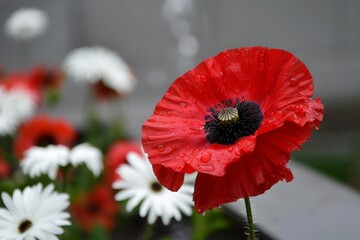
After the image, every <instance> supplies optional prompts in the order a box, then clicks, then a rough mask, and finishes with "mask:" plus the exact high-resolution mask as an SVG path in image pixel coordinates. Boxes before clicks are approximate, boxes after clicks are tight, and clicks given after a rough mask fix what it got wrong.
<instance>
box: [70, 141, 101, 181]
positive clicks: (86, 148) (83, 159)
mask: <svg viewBox="0 0 360 240" xmlns="http://www.w3.org/2000/svg"><path fill="white" fill-rule="evenodd" d="M69 158H70V162H71V164H72V165H73V166H74V167H76V166H78V165H79V164H81V163H84V164H85V165H86V166H87V168H88V169H89V170H90V171H91V172H92V173H93V174H94V175H95V176H99V175H100V173H101V171H102V170H103V162H102V154H101V152H100V150H99V149H98V148H96V147H93V146H91V145H90V144H88V143H83V144H80V145H77V146H75V147H74V148H73V149H72V150H71V152H70V157H69Z"/></svg>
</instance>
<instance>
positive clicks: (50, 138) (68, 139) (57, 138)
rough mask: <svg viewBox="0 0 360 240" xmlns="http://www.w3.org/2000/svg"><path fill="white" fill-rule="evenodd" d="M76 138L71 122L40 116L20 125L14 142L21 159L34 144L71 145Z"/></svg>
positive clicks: (43, 145) (15, 149) (17, 154)
mask: <svg viewBox="0 0 360 240" xmlns="http://www.w3.org/2000/svg"><path fill="white" fill-rule="evenodd" d="M75 139H76V130H75V128H74V127H73V126H72V125H71V123H70V122H68V121H66V120H63V119H50V118H48V117H47V116H38V117H35V118H33V119H31V120H29V121H27V122H25V123H24V124H23V125H22V126H21V127H20V129H19V132H18V134H17V136H16V139H15V142H14V151H15V153H16V156H17V157H18V158H19V159H21V158H22V157H23V154H24V152H25V151H26V150H27V149H29V148H30V147H32V146H41V147H45V146H47V145H49V144H53V145H65V146H68V147H71V146H72V145H73V144H74V143H75Z"/></svg>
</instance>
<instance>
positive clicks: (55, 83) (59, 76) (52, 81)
mask: <svg viewBox="0 0 360 240" xmlns="http://www.w3.org/2000/svg"><path fill="white" fill-rule="evenodd" d="M63 80H64V75H63V73H62V72H61V71H60V70H58V69H49V68H46V67H44V66H38V67H36V68H34V69H32V70H31V71H30V73H29V81H30V82H31V83H32V84H33V85H34V86H36V87H38V88H39V89H57V88H59V87H60V86H61V84H62V82H63Z"/></svg>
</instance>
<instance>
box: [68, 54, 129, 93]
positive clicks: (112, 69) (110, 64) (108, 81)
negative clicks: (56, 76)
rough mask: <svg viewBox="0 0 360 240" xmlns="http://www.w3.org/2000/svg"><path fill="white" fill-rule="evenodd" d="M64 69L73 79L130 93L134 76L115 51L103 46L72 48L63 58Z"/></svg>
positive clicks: (118, 91)
mask: <svg viewBox="0 0 360 240" xmlns="http://www.w3.org/2000/svg"><path fill="white" fill-rule="evenodd" d="M63 68H64V71H65V73H66V74H67V76H68V77H69V78H71V79H73V80H74V81H79V82H87V83H92V84H94V83H99V82H101V81H102V82H103V84H104V85H105V86H107V87H109V88H111V89H114V90H115V91H116V92H117V93H119V94H122V95H126V94H129V93H131V92H132V91H133V90H134V88H135V85H136V78H135V76H134V75H133V73H132V71H131V69H130V68H129V66H128V65H127V64H126V62H125V61H124V60H123V59H122V58H121V57H120V56H119V55H118V54H116V53H115V52H112V51H110V50H108V49H106V48H103V47H83V48H78V49H75V50H73V51H72V52H70V53H69V55H68V56H67V57H66V58H65V61H64V66H63Z"/></svg>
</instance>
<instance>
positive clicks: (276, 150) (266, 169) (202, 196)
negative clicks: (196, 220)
mask: <svg viewBox="0 0 360 240" xmlns="http://www.w3.org/2000/svg"><path fill="white" fill-rule="evenodd" d="M311 130H312V127H311V125H310V124H307V125H305V126H304V127H299V126H298V125H296V124H294V123H291V122H286V123H285V124H284V125H283V126H282V127H281V128H279V129H277V130H276V131H273V132H269V133H267V134H264V135H261V136H259V137H258V141H257V145H256V148H255V150H254V152H252V153H249V154H245V155H244V156H243V157H242V158H241V159H240V160H239V161H237V162H234V163H233V164H231V165H229V166H228V168H227V171H226V174H225V175H224V176H220V177H219V176H212V175H209V174H203V173H199V174H198V176H197V178H196V182H195V190H194V202H195V209H196V210H197V211H198V212H203V211H205V210H206V209H211V208H214V207H218V206H219V205H220V204H223V203H228V202H233V201H236V200H237V199H239V198H245V197H249V196H256V195H259V194H262V193H264V192H265V191H266V190H268V189H270V188H271V187H272V186H273V185H274V184H276V183H277V182H279V181H282V180H284V179H285V180H286V181H288V182H289V181H291V180H292V179H293V176H292V173H291V171H290V169H289V168H288V167H286V164H287V162H288V161H289V159H290V152H291V151H293V150H295V149H300V146H301V144H302V143H304V142H305V141H306V140H308V138H309V137H310V134H311ZM289 132H291V133H293V134H294V135H289V134H288V133H289ZM284 143H286V144H284Z"/></svg>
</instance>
